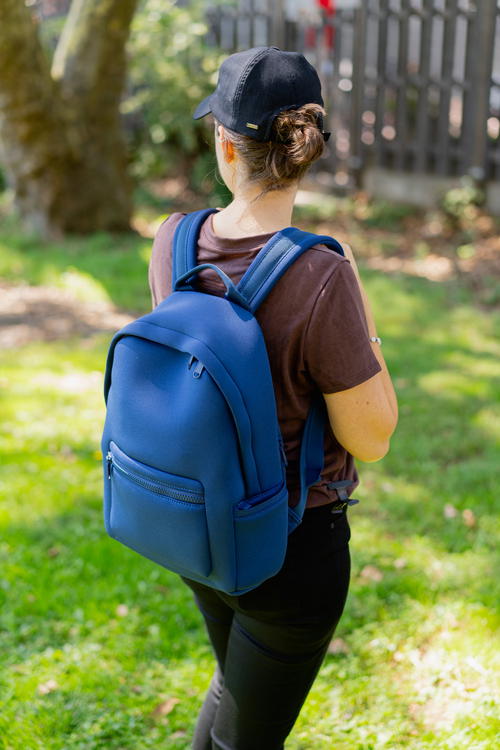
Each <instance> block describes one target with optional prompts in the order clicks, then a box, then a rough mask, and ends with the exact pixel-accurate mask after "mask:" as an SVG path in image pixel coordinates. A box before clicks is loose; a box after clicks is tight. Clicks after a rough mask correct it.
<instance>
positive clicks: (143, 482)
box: [106, 451, 203, 504]
mask: <svg viewBox="0 0 500 750" xmlns="http://www.w3.org/2000/svg"><path fill="white" fill-rule="evenodd" d="M106 461H107V467H108V471H107V475H108V479H111V473H112V470H113V469H116V470H117V471H118V472H119V473H120V474H123V475H124V476H125V477H127V479H130V480H131V481H132V482H135V483H136V484H138V485H139V486H141V487H144V489H146V490H149V491H150V492H155V493H156V494H157V495H164V496H168V497H171V498H172V499H173V500H182V501H183V502H187V503H201V504H203V495H202V494H201V493H198V492H196V491H194V490H193V492H191V490H180V489H179V488H178V487H174V486H173V485H171V484H169V483H168V482H160V481H159V480H155V481H152V480H149V479H146V478H145V477H141V476H139V475H138V474H136V473H135V472H132V471H130V470H129V469H126V468H125V467H124V466H123V465H122V464H120V463H119V462H118V461H117V460H116V456H113V454H112V453H111V451H108V452H107V454H106Z"/></svg>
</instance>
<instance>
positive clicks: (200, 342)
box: [102, 209, 343, 595]
mask: <svg viewBox="0 0 500 750" xmlns="http://www.w3.org/2000/svg"><path fill="white" fill-rule="evenodd" d="M210 213H213V209H207V210H203V211H196V212H194V213H191V214H188V215H187V216H186V217H185V218H184V219H183V220H182V221H181V222H180V223H179V225H178V227H177V228H176V232H175V235H174V243H173V250H172V252H173V257H172V287H173V293H172V294H171V295H170V296H169V297H168V298H167V299H165V300H164V301H163V302H161V303H160V304H159V305H158V306H157V307H156V308H155V309H154V310H153V311H152V312H150V313H148V314H147V315H144V316H142V317H141V318H139V319H138V320H135V321H133V322H132V323H130V324H128V325H126V326H125V327H124V328H122V329H121V330H120V331H118V333H117V334H116V335H115V336H114V338H113V340H112V342H111V345H110V349H109V354H108V359H107V364H106V376H105V399H106V403H107V415H106V422H105V426H104V432H103V436H102V454H103V464H104V521H105V527H106V531H107V532H108V534H109V535H110V536H111V537H113V538H114V539H117V540H118V541H119V542H122V543H123V544H125V545H126V546H127V547H130V548H131V549H133V550H135V551H136V552H138V553H140V554H141V555H143V556H145V557H147V558H149V559H150V560H153V561H154V562H156V563H158V564H160V565H162V566H164V567H165V568H168V569H169V570H172V571H175V572H176V573H179V574H181V575H183V576H186V577H187V578H190V579H193V580H195V581H199V582H201V583H204V584H206V585H208V586H211V587H213V588H215V589H219V590H221V591H224V592H226V593H228V594H233V595H236V594H242V593H244V592H246V591H249V590H251V589H253V588H255V587H256V586H258V585H259V584H260V583H262V582H263V581H265V580H266V579H267V578H269V577H271V576H273V575H274V574H276V573H277V572H278V571H279V570H280V568H281V567H282V565H283V561H284V557H285V553H286V547H287V538H288V534H289V533H290V532H291V531H293V529H295V528H296V527H297V525H298V524H299V523H300V522H301V519H302V515H303V513H304V508H305V505H306V500H307V491H308V488H309V487H310V486H311V484H313V483H314V482H316V481H317V480H318V478H319V475H320V472H321V469H322V467H323V433H324V420H325V407H324V405H323V399H322V398H320V394H318V396H319V398H318V400H317V402H315V403H313V405H312V407H311V410H310V413H309V415H308V418H307V421H306V424H305V428H304V433H303V437H302V444H301V453H300V483H301V494H300V501H299V503H298V505H297V506H296V507H295V508H293V509H292V508H290V507H289V506H288V493H287V488H286V483H285V466H286V458H285V453H284V448H283V441H282V437H281V433H280V428H279V424H278V419H277V415H276V403H275V397H274V390H273V383H272V379H271V371H270V366H269V359H268V355H267V350H266V345H265V342H264V337H263V334H262V331H261V328H260V326H259V324H258V322H257V319H256V318H255V317H254V315H255V311H256V310H257V308H258V307H259V305H260V304H261V302H262V301H263V300H264V299H265V298H266V297H267V295H268V294H269V292H270V291H271V289H272V288H273V286H274V284H275V283H276V282H277V281H278V279H279V278H280V277H281V276H282V275H283V274H284V272H285V271H286V269H287V268H288V267H289V266H290V265H291V264H292V263H293V262H294V261H295V260H296V259H297V258H298V257H299V256H300V255H301V254H302V253H303V252H305V251H306V250H307V249H308V248H310V247H311V246H312V245H315V244H318V243H322V244H324V245H327V246H328V247H329V248H331V249H332V250H334V251H336V252H338V253H340V254H342V255H343V250H342V247H341V245H340V244H339V243H338V242H337V241H336V240H334V239H332V238H331V237H324V236H320V235H315V234H309V233H307V232H303V231H301V230H299V229H296V228H294V227H288V228H287V229H283V230H282V231H280V232H278V233H277V234H275V235H274V236H273V237H272V238H271V239H270V240H269V241H268V242H267V243H266V245H265V246H264V247H263V248H262V250H261V251H260V252H259V254H258V255H257V257H256V258H255V260H254V261H253V263H252V264H251V265H250V267H249V268H248V270H247V271H246V273H245V275H244V276H243V278H242V279H241V281H240V283H239V284H238V285H237V286H235V285H234V284H233V282H232V281H231V279H230V278H229V277H228V276H227V275H226V274H225V273H224V272H223V271H221V269H219V268H218V267H217V266H215V265H212V264H210V263H203V264H202V265H198V266H197V265H196V250H197V240H198V234H199V231H200V227H201V225H202V223H203V222H204V221H205V219H206V218H207V216H208V215H209V214H210ZM205 268H211V269H212V270H213V271H215V272H216V273H217V274H218V275H219V276H220V278H221V279H222V281H223V282H224V284H225V286H226V293H225V297H219V296H216V295H212V294H206V293H202V292H197V291H194V290H193V288H192V286H191V285H192V283H193V281H194V279H195V277H196V274H197V273H198V271H201V270H202V269H205Z"/></svg>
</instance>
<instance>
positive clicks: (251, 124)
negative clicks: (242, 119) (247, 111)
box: [247, 122, 259, 130]
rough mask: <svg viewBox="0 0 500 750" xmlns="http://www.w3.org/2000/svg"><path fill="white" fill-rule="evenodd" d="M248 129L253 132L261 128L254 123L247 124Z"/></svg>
mask: <svg viewBox="0 0 500 750" xmlns="http://www.w3.org/2000/svg"><path fill="white" fill-rule="evenodd" d="M247 128H252V129H253V130H258V129H259V126H258V125H254V124H253V122H247Z"/></svg>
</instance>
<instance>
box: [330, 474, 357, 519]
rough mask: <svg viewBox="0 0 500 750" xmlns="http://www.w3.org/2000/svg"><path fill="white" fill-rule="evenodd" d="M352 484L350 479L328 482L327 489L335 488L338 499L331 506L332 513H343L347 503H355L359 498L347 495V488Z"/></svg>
mask: <svg viewBox="0 0 500 750" xmlns="http://www.w3.org/2000/svg"><path fill="white" fill-rule="evenodd" d="M352 484H353V482H352V480H351V479H340V480H339V481H338V482H329V483H328V484H327V485H326V488H327V489H328V490H336V492H337V497H338V501H337V502H336V503H334V504H333V506H332V513H343V512H344V511H345V510H346V509H347V507H348V506H349V505H357V504H358V503H359V500H356V498H354V497H349V495H348V494H347V488H348V487H351V486H352Z"/></svg>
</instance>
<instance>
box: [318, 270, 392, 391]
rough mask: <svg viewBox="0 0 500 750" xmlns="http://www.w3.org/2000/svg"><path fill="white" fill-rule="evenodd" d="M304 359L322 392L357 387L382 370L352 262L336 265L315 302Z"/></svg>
mask: <svg viewBox="0 0 500 750" xmlns="http://www.w3.org/2000/svg"><path fill="white" fill-rule="evenodd" d="M304 361H305V365H306V368H307V370H308V372H309V374H310V376H311V378H312V379H313V381H314V382H315V384H316V385H317V386H318V388H319V389H320V390H321V392H322V393H336V392H338V391H343V390H347V389H348V388H353V387H354V386H356V385H359V384H360V383H363V382H364V381H365V380H368V379H369V378H371V377H373V375H376V373H377V372H380V370H381V369H382V368H381V366H380V364H379V362H378V360H377V358H376V357H375V354H374V353H373V351H372V346H371V343H370V338H369V334H368V327H367V324H366V318H365V313H364V308H363V302H362V299H361V293H360V290H359V285H358V282H357V279H356V276H355V274H354V271H353V270H352V268H351V265H350V263H349V262H348V261H343V262H341V263H339V264H338V265H337V266H336V267H335V268H334V270H333V272H332V274H331V275H330V276H329V278H328V280H327V281H326V282H325V284H324V286H323V288H322V289H321V292H320V294H319V295H318V297H317V299H316V301H315V303H314V307H313V308H312V311H311V315H310V318H309V323H308V326H307V329H306V332H305V340H304Z"/></svg>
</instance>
